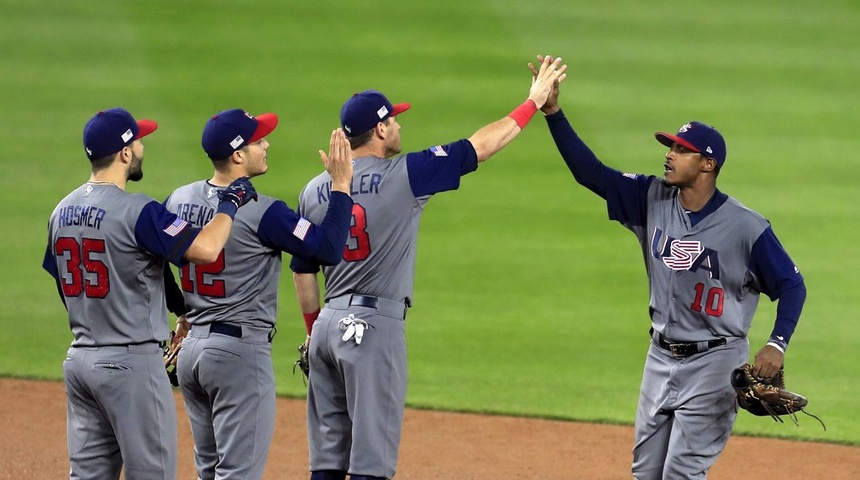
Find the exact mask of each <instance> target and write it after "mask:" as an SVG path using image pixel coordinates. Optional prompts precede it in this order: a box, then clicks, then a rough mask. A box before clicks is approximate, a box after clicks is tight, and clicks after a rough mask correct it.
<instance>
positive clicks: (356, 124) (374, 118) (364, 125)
mask: <svg viewBox="0 0 860 480" xmlns="http://www.w3.org/2000/svg"><path fill="white" fill-rule="evenodd" d="M411 106H412V105H410V104H408V103H398V104H396V105H392V104H391V102H389V101H388V99H387V98H385V95H383V94H382V93H381V92H378V91H376V90H365V91H363V92H358V93H354V94H353V95H352V96H351V97H349V100H347V101H346V103H344V104H343V107H341V109H340V125H341V126H342V127H343V131H344V132H345V133H346V136H347V137H355V136H357V135H361V134H362V133H364V132H366V131H368V130H370V129H371V128H373V127H375V126H376V124H377V123H379V122H381V121H383V120H385V119H386V118H388V117H394V116H397V115H400V114H401V113H403V112H405V111H406V110H409V107H411Z"/></svg>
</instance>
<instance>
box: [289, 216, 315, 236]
mask: <svg viewBox="0 0 860 480" xmlns="http://www.w3.org/2000/svg"><path fill="white" fill-rule="evenodd" d="M310 228H311V222H309V221H308V220H307V219H306V218H304V217H302V218H300V219H299V221H298V223H296V228H294V229H293V236H294V237H296V238H298V239H299V240H304V239H305V235H307V234H308V230H310Z"/></svg>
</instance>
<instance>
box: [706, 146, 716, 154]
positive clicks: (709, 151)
mask: <svg viewBox="0 0 860 480" xmlns="http://www.w3.org/2000/svg"><path fill="white" fill-rule="evenodd" d="M705 151H706V152H708V153H711V154H713V153H714V151H713V150H711V147H708V148H706V149H705Z"/></svg>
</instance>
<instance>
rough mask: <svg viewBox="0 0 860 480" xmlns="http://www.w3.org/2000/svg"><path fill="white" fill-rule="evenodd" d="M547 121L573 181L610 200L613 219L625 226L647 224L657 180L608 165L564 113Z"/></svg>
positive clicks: (548, 116)
mask: <svg viewBox="0 0 860 480" xmlns="http://www.w3.org/2000/svg"><path fill="white" fill-rule="evenodd" d="M546 121H547V125H549V131H550V133H551V134H552V139H553V140H554V141H555V145H556V147H557V148H558V151H559V153H561V157H562V158H563V159H564V163H565V164H566V165H567V168H568V169H569V170H570V173H572V174H573V178H574V179H575V180H576V181H577V182H578V183H579V184H580V185H582V186H584V187H585V188H587V189H589V190H591V191H592V192H594V193H596V194H597V195H599V196H600V197H601V198H603V199H605V200H606V206H607V209H608V211H609V218H610V220H616V221H618V222H620V223H622V224H624V225H631V226H633V225H635V226H643V225H645V218H646V210H645V199H646V197H647V194H648V187H649V186H650V185H651V182H653V181H654V179H655V177H653V176H649V177H646V176H643V175H636V174H629V173H622V172H620V171H618V170H615V169H613V168H610V167H607V166H606V165H604V164H603V163H602V162H601V161H600V160H599V159H598V158H597V156H596V155H595V154H594V152H592V151H591V149H590V148H588V146H587V145H586V144H585V142H583V141H582V139H580V138H579V135H577V134H576V132H575V131H574V130H573V127H571V126H570V122H568V121H567V118H566V117H565V116H564V112H562V111H561V110H559V111H558V112H556V113H554V114H552V115H547V117H546Z"/></svg>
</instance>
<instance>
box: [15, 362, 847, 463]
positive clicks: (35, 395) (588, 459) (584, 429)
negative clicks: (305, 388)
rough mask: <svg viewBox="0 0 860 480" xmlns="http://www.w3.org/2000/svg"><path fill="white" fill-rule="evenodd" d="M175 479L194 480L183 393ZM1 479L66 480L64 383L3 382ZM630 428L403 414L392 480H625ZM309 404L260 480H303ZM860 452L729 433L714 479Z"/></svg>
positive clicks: (280, 415) (282, 424)
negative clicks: (176, 477)
mask: <svg viewBox="0 0 860 480" xmlns="http://www.w3.org/2000/svg"><path fill="white" fill-rule="evenodd" d="M175 396H176V397H175V398H176V406H177V411H178V422H179V449H180V452H179V472H178V478H180V479H189V480H190V479H192V478H195V476H196V475H195V472H194V462H193V445H192V441H191V432H190V427H189V425H188V418H187V416H186V415H185V409H184V407H183V404H182V397H181V396H180V395H179V393H178V392H176V393H175ZM0 399H2V401H0V402H2V408H0V479H10V480H11V479H15V480H22V479H33V480H41V479H58V478H64V477H66V478H67V477H68V469H69V466H68V458H67V453H66V427H65V425H66V424H65V419H66V396H65V392H64V391H63V384H62V383H61V382H44V381H27V380H18V379H9V378H0ZM632 443H633V430H632V428H631V427H624V426H614V425H595V424H587V423H576V422H565V421H553V420H536V419H525V418H516V417H505V416H492V415H476V414H463V413H446V412H437V411H426V410H407V412H406V417H405V420H404V427H403V439H402V442H401V448H400V461H399V464H398V473H397V476H396V477H395V479H396V480H426V479H442V480H445V479H452V480H453V479H456V480H469V479H474V480H484V479H505V480H508V479H510V480H519V479H589V480H615V479H630V478H631V475H630V461H631V458H632V457H631V453H630V450H631V447H632ZM307 462H308V449H307V439H306V427H305V402H303V401H301V400H294V399H285V398H279V399H278V411H277V422H276V425H275V437H274V440H273V442H272V448H271V450H270V451H269V459H268V462H267V464H266V475H265V478H270V479H307V478H308V477H309V476H308V473H307ZM858 468H860V447H847V446H841V445H830V444H823V443H809V442H795V441H788V440H775V439H761V438H750V437H741V436H733V437H732V438H731V439H730V440H729V444H728V446H727V447H726V450H725V451H724V452H723V454H722V456H721V457H720V459H719V460H718V461H717V463H716V465H715V466H714V467H713V468H712V469H711V472H710V475H709V476H708V478H709V479H711V480H729V479H741V478H772V477H773V478H776V477H778V478H780V479H781V480H801V479H828V480H843V479H845V480H847V479H856V478H858V473H857V472H858Z"/></svg>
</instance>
